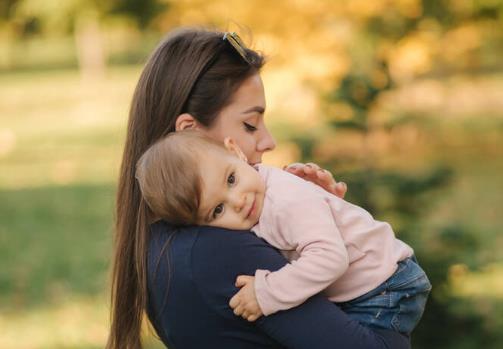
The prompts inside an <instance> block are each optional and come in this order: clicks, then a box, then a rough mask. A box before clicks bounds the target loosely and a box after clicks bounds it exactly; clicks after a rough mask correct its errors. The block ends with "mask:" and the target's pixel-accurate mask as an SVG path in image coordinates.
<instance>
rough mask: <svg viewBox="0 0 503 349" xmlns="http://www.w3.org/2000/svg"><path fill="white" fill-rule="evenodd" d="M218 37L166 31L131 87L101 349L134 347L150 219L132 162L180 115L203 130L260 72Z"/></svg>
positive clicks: (253, 59) (143, 299)
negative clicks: (190, 118)
mask: <svg viewBox="0 0 503 349" xmlns="http://www.w3.org/2000/svg"><path fill="white" fill-rule="evenodd" d="M223 35H224V33H221V32H215V31H208V30H199V29H183V30H178V31H176V32H173V33H172V34H171V35H169V36H168V37H167V38H166V39H164V40H163V41H162V42H161V43H160V45H159V46H158V47H157V48H156V49H155V51H154V52H153V54H152V55H151V57H150V58H149V59H148V61H147V64H146V65H145V68H144V69H143V72H142V74H141V76H140V79H139V81H138V84H137V86H136V89H135V92H134V96H133V100H132V104H131V109H130V113H129V122H128V127H127V134H126V142H125V146H124V153H123V157H122V165H121V169H120V176H119V183H118V191H117V201H116V225H115V238H114V245H115V246H114V249H115V251H114V261H113V269H112V285H111V328H110V335H109V338H108V343H107V348H108V349H119V348H120V349H138V348H142V343H141V326H142V321H143V317H144V314H145V313H146V309H147V302H148V293H147V249H148V243H149V235H148V233H149V223H150V220H149V219H150V217H151V216H150V215H151V212H149V208H148V206H147V205H146V203H145V201H144V200H143V199H142V198H141V195H140V190H139V186H138V183H137V181H136V179H135V166H136V163H137V161H138V160H139V158H140V157H141V155H142V154H143V153H144V152H145V150H146V149H147V148H148V147H149V146H150V145H152V144H153V143H155V142H156V141H157V140H159V139H160V138H162V137H163V136H165V135H167V134H168V133H170V132H173V131H175V122H176V118H177V117H178V116H179V115H180V114H182V113H189V114H191V115H192V116H193V117H194V118H195V119H196V120H197V121H198V122H199V123H200V124H201V125H203V126H205V127H211V125H212V123H213V121H214V120H215V119H216V117H217V116H218V114H219V112H220V111H221V110H222V108H223V107H225V106H226V105H227V104H228V103H230V101H231V97H232V94H233V93H234V92H235V91H236V90H237V89H238V88H239V86H240V85H241V83H242V82H243V81H244V80H246V79H247V78H248V77H250V76H251V75H253V74H255V73H258V72H259V70H260V68H261V67H262V65H263V62H264V60H263V57H262V56H261V55H260V54H258V53H257V52H255V51H252V50H249V49H246V55H247V57H246V58H247V61H248V62H246V61H245V60H244V59H243V58H242V57H241V56H240V55H239V54H238V53H237V51H236V50H235V49H234V48H233V47H232V46H231V45H230V44H229V43H228V42H226V41H225V40H223ZM168 311H169V309H168Z"/></svg>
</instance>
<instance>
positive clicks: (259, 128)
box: [200, 74, 276, 165]
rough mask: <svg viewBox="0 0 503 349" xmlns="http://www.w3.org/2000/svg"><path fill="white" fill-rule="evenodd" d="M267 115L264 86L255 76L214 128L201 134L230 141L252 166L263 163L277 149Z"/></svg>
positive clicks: (218, 118)
mask: <svg viewBox="0 0 503 349" xmlns="http://www.w3.org/2000/svg"><path fill="white" fill-rule="evenodd" d="M264 111H265V95H264V85H263V84H262V79H261V78H260V75H259V74H255V75H252V76H251V77H249V78H248V79H246V80H245V81H244V82H243V83H242V85H241V86H240V87H239V88H238V90H237V91H236V92H235V93H234V95H233V96H232V101H231V103H230V104H229V105H228V106H226V107H225V108H224V109H222V111H221V112H220V114H219V115H218V116H217V119H216V120H215V122H214V123H213V125H212V126H211V127H208V128H200V130H201V131H203V132H205V133H206V134H207V135H208V136H210V137H211V138H213V139H217V140H220V141H223V140H224V138H225V137H231V138H232V139H234V140H235V142H236V143H237V144H238V145H239V147H240V148H241V150H242V151H243V153H244V154H245V155H246V157H247V158H248V162H249V163H250V164H252V165H253V164H256V163H259V162H261V161H262V154H263V153H264V152H265V151H269V150H272V149H274V147H275V146H276V144H275V142H274V139H273V138H272V136H271V134H270V133H269V131H268V130H267V128H266V126H265V123H264Z"/></svg>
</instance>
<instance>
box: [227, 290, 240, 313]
mask: <svg viewBox="0 0 503 349" xmlns="http://www.w3.org/2000/svg"><path fill="white" fill-rule="evenodd" d="M238 296H239V292H238V293H236V294H235V295H234V297H232V298H231V300H230V301H229V306H230V307H231V308H232V309H236V307H237V306H238V305H239V304H240V303H241V300H240V297H238Z"/></svg>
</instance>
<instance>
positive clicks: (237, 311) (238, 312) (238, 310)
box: [234, 305, 245, 316]
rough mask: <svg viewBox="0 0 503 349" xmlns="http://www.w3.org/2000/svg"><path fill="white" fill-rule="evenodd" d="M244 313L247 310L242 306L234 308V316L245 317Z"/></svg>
mask: <svg viewBox="0 0 503 349" xmlns="http://www.w3.org/2000/svg"><path fill="white" fill-rule="evenodd" d="M244 311H245V309H244V308H243V307H242V306H241V305H238V306H237V307H236V308H234V315H236V316H241V315H243V313H244Z"/></svg>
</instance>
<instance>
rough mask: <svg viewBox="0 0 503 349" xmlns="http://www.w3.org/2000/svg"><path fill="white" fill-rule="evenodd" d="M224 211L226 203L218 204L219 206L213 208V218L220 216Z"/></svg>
mask: <svg viewBox="0 0 503 349" xmlns="http://www.w3.org/2000/svg"><path fill="white" fill-rule="evenodd" d="M222 212H224V204H218V206H217V207H215V209H214V210H213V219H215V218H217V217H218V216H220V215H221V214H222Z"/></svg>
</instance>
